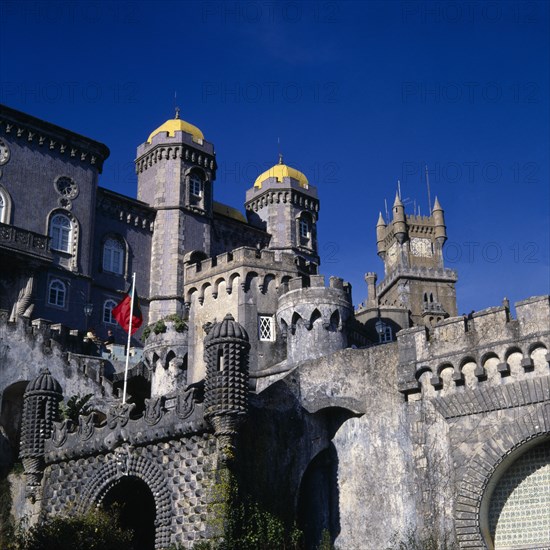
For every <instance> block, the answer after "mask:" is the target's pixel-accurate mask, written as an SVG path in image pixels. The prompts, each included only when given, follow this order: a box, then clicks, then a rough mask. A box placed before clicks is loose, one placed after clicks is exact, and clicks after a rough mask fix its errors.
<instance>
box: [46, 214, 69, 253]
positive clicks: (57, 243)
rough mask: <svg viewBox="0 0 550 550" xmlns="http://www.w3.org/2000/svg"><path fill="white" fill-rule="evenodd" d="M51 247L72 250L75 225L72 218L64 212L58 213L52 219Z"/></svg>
mask: <svg viewBox="0 0 550 550" xmlns="http://www.w3.org/2000/svg"><path fill="white" fill-rule="evenodd" d="M50 237H51V239H52V244H51V247H52V249H53V250H60V251H61V252H70V251H71V246H72V239H73V226H72V224H71V220H69V218H68V217H67V216H65V215H64V214H56V215H55V216H54V217H53V218H52V219H51V220H50Z"/></svg>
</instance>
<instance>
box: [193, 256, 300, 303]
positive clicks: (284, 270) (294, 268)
mask: <svg viewBox="0 0 550 550" xmlns="http://www.w3.org/2000/svg"><path fill="white" fill-rule="evenodd" d="M188 256H191V255H188ZM308 267H309V266H308V262H306V261H305V260H304V259H303V258H300V257H297V256H295V255H294V254H289V253H287V252H281V251H277V250H267V249H264V250H258V249H256V248H250V247H241V248H237V249H235V250H233V251H232V252H226V253H224V254H220V255H219V256H215V257H212V258H206V259H205V260H202V261H200V262H197V263H189V262H187V263H186V265H185V296H186V302H190V301H191V295H192V294H193V293H195V292H199V298H200V299H204V296H205V293H206V290H207V289H208V288H210V287H211V295H212V297H213V298H217V296H218V291H219V287H220V285H221V284H222V283H223V284H225V288H226V291H227V293H228V294H231V292H232V291H233V289H234V288H235V285H236V284H240V285H241V288H242V289H243V290H244V291H245V292H246V291H248V289H249V288H250V285H251V283H252V281H254V280H256V281H257V284H258V288H259V290H260V292H265V291H267V289H268V286H269V284H270V283H271V281H274V282H275V287H276V288H280V287H281V286H282V285H283V284H284V283H285V282H286V281H288V280H290V279H291V278H292V277H295V276H296V275H298V274H299V273H301V272H304V271H307V270H308Z"/></svg>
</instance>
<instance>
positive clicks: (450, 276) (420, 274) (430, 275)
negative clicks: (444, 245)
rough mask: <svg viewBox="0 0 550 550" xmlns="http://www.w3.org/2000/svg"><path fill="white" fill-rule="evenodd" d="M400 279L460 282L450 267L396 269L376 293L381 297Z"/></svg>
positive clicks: (378, 286) (378, 287)
mask: <svg viewBox="0 0 550 550" xmlns="http://www.w3.org/2000/svg"><path fill="white" fill-rule="evenodd" d="M400 277H406V278H408V279H419V280H424V281H430V280H437V281H440V280H441V279H447V280H448V281H449V282H452V283H456V281H457V280H458V273H457V272H456V270H454V269H450V268H448V267H415V268H409V267H400V266H398V267H396V268H395V269H393V270H392V271H391V273H389V275H388V277H386V278H385V279H384V280H383V281H381V282H380V284H378V285H377V287H376V293H377V295H378V296H381V295H382V294H383V293H384V292H385V291H386V289H387V288H388V287H390V286H391V285H393V283H394V282H395V281H396V280H397V279H399V278H400Z"/></svg>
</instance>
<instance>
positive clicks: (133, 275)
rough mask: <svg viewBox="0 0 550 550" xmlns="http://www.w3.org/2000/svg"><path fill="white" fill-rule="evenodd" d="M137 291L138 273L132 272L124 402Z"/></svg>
mask: <svg viewBox="0 0 550 550" xmlns="http://www.w3.org/2000/svg"><path fill="white" fill-rule="evenodd" d="M135 293H136V274H135V273H133V274H132V296H131V298H130V322H129V324H128V343H127V345H126V366H125V367H124V389H123V390H122V404H123V405H124V403H126V387H127V385H128V363H129V361H130V341H131V339H132V317H133V316H134V296H135Z"/></svg>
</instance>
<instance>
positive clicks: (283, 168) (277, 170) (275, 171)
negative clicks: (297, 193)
mask: <svg viewBox="0 0 550 550" xmlns="http://www.w3.org/2000/svg"><path fill="white" fill-rule="evenodd" d="M268 178H277V181H278V182H281V183H282V181H283V178H293V179H295V180H297V181H298V183H299V184H300V187H304V188H305V189H307V188H308V185H309V182H308V181H307V178H306V177H305V176H304V174H302V172H300V171H299V170H296V168H292V167H291V166H287V165H286V164H283V158H282V157H281V158H280V160H279V164H276V165H275V166H272V167H271V168H270V169H269V170H266V171H265V172H264V173H263V174H260V175H259V176H258V177H257V178H256V181H255V182H254V187H257V188H258V189H261V188H262V183H263V182H264V181H265V180H266V179H268Z"/></svg>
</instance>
